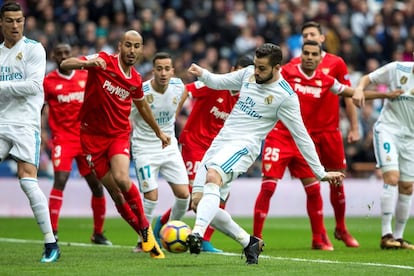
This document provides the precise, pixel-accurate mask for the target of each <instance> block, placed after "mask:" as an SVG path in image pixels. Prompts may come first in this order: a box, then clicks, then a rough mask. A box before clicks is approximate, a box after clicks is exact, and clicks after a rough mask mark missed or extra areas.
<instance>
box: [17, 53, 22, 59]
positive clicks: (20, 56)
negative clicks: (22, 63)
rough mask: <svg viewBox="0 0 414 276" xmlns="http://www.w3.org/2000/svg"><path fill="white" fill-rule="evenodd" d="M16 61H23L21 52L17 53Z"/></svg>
mask: <svg viewBox="0 0 414 276" xmlns="http://www.w3.org/2000/svg"><path fill="white" fill-rule="evenodd" d="M16 59H17V60H22V59H23V53H22V52H19V53H18V54H17V55H16Z"/></svg>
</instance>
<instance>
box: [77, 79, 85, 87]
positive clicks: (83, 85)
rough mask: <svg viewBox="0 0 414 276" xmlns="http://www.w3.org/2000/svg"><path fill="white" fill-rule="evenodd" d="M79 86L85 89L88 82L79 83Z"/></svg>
mask: <svg viewBox="0 0 414 276" xmlns="http://www.w3.org/2000/svg"><path fill="white" fill-rule="evenodd" d="M78 84H79V86H80V87H82V88H85V85H86V81H84V80H81V81H78Z"/></svg>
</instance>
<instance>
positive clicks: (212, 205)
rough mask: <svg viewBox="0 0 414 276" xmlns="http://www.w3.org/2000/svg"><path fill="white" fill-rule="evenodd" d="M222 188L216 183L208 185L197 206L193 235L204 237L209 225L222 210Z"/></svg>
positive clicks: (205, 186)
mask: <svg viewBox="0 0 414 276" xmlns="http://www.w3.org/2000/svg"><path fill="white" fill-rule="evenodd" d="M219 206H220V187H219V186H218V185H216V184H214V183H206V184H205V185H204V189H203V197H202V198H201V200H200V202H199V203H198V206H197V215H196V221H195V225H194V228H193V233H197V234H200V236H202V237H204V233H205V232H206V230H207V227H208V225H209V224H210V223H211V221H212V220H213V218H214V217H215V216H216V214H217V212H218V210H219V209H220V207H219Z"/></svg>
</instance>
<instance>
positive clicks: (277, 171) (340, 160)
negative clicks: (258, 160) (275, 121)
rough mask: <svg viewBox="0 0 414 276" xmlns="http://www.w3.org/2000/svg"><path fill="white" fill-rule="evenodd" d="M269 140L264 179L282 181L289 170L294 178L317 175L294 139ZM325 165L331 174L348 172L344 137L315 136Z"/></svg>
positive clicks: (327, 133)
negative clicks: (265, 177) (332, 171)
mask: <svg viewBox="0 0 414 276" xmlns="http://www.w3.org/2000/svg"><path fill="white" fill-rule="evenodd" d="M273 137H274V138H271V139H269V138H268V139H266V140H265V144H264V147H263V153H262V173H263V176H267V177H272V178H277V179H281V178H282V177H283V175H284V172H285V170H286V167H287V168H289V171H290V173H291V175H292V176H293V177H296V178H309V177H314V174H313V172H312V170H311V168H310V167H309V165H308V163H307V162H306V161H305V158H303V156H302V154H301V153H300V151H299V149H298V147H297V146H296V143H295V141H294V140H293V138H292V136H290V135H284V134H283V133H280V134H279V135H274V136H273ZM311 138H312V140H313V142H314V143H315V147H316V151H317V153H318V155H319V158H320V160H321V163H322V165H323V166H324V167H325V168H326V169H328V170H341V169H345V168H346V160H345V152H344V147H343V141H342V134H341V132H340V131H337V132H323V133H316V134H315V133H314V134H312V135H311Z"/></svg>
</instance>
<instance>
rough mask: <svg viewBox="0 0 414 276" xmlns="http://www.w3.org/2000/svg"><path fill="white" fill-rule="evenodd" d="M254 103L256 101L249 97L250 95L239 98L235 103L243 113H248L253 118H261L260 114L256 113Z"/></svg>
mask: <svg viewBox="0 0 414 276" xmlns="http://www.w3.org/2000/svg"><path fill="white" fill-rule="evenodd" d="M255 105H256V103H255V102H254V99H252V98H250V97H246V98H245V99H239V100H238V101H237V103H236V106H237V107H238V108H239V109H240V110H241V111H243V112H244V113H246V114H247V115H249V116H250V117H253V118H259V119H260V118H262V115H260V114H259V113H257V112H256V111H255V110H254V109H253V108H254V106H255Z"/></svg>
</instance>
